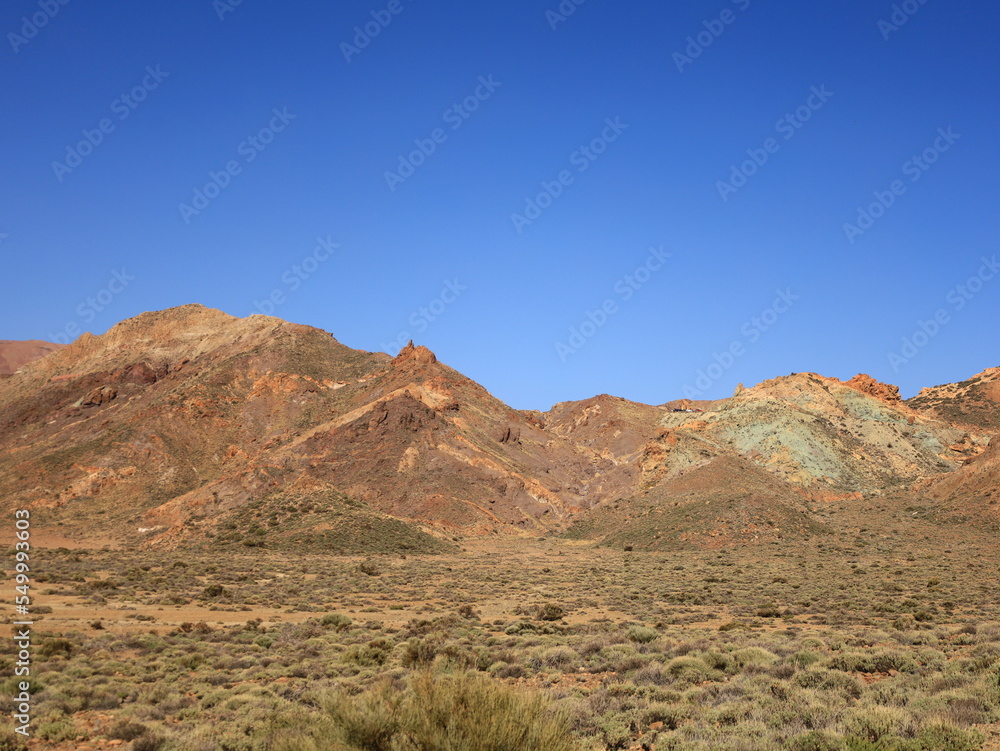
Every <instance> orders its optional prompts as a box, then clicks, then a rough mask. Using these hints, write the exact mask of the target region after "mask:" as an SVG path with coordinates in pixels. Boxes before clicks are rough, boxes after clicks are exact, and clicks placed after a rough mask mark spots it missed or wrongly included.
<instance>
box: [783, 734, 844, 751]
mask: <svg viewBox="0 0 1000 751" xmlns="http://www.w3.org/2000/svg"><path fill="white" fill-rule="evenodd" d="M842 748H843V745H841V744H840V743H839V742H838V741H835V740H833V739H831V738H830V737H829V736H828V735H827V734H826V733H821V732H819V731H818V730H810V731H809V732H808V733H803V734H801V735H796V736H795V737H794V738H789V740H788V751H840V749H842Z"/></svg>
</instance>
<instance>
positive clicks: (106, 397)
mask: <svg viewBox="0 0 1000 751" xmlns="http://www.w3.org/2000/svg"><path fill="white" fill-rule="evenodd" d="M117 396H118V391H117V390H115V389H114V388H112V387H111V386H101V387H99V388H96V389H94V390H93V391H91V392H90V393H89V394H87V395H86V396H85V397H83V399H81V400H80V406H81V407H100V406H101V405H102V404H107V403H108V402H110V401H114V399H115V398H117Z"/></svg>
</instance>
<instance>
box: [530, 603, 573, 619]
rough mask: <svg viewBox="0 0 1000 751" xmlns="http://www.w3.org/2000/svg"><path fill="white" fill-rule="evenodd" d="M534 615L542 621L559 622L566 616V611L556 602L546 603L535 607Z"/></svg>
mask: <svg viewBox="0 0 1000 751" xmlns="http://www.w3.org/2000/svg"><path fill="white" fill-rule="evenodd" d="M534 615H535V618H537V619H538V620H540V621H558V620H560V619H561V618H562V617H563V616H564V615H566V610H565V609H564V608H563V607H561V606H559V605H556V604H555V603H554V602H546V603H543V604H541V605H537V606H536V607H535V611H534Z"/></svg>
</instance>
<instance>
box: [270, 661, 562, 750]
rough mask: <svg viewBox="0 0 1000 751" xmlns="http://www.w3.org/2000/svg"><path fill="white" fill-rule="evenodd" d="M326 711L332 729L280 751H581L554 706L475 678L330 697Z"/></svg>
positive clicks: (432, 679)
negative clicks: (434, 750) (513, 750)
mask: <svg viewBox="0 0 1000 751" xmlns="http://www.w3.org/2000/svg"><path fill="white" fill-rule="evenodd" d="M323 708H324V712H325V714H326V716H327V718H328V722H326V723H325V724H324V725H323V726H322V727H320V728H317V729H315V730H313V731H312V732H311V733H300V734H299V735H298V736H297V737H296V736H295V735H294V734H293V735H292V736H291V737H286V738H284V739H283V740H280V741H278V742H277V743H276V744H275V748H276V749H277V751H306V749H316V750H317V751H318V750H319V749H323V750H324V751H326V750H327V749H330V750H331V751H333V750H342V751H390V749H399V748H412V749H427V750H428V751H430V750H432V749H461V750H462V751H510V750H511V749H517V750H518V751H575V750H576V749H578V748H579V746H578V745H577V743H576V741H574V740H573V739H572V738H571V737H570V734H569V720H568V717H567V716H566V714H564V713H561V712H558V711H555V710H553V708H552V707H551V704H550V703H549V701H548V700H546V699H545V698H543V697H542V696H541V695H539V694H534V693H524V692H520V691H517V690H514V689H511V688H509V687H507V686H504V685H503V684H500V683H497V682H495V681H491V680H489V679H487V678H483V677H481V676H478V675H476V674H475V673H463V674H460V675H442V674H434V673H429V672H425V673H421V674H419V675H416V676H414V677H413V678H412V679H411V680H410V682H409V685H408V687H407V690H406V691H399V690H397V689H395V688H394V687H393V686H392V685H391V684H389V683H383V684H381V685H379V686H376V687H374V688H371V689H369V690H368V691H366V692H364V693H362V694H361V695H359V696H346V695H344V694H342V693H341V694H337V695H327V696H326V697H325V698H324V700H323Z"/></svg>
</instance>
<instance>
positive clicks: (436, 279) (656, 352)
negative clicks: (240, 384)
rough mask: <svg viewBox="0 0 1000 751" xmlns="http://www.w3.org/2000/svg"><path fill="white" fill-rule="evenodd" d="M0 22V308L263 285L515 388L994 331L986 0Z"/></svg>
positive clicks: (984, 343)
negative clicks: (0, 277) (1, 281)
mask: <svg viewBox="0 0 1000 751" xmlns="http://www.w3.org/2000/svg"><path fill="white" fill-rule="evenodd" d="M560 7H561V8H562V12H560ZM565 11H572V12H571V13H567V12H565ZM894 14H895V17H894ZM43 21H44V24H43V25H42V24H41V23H40V22H43ZM901 21H902V23H900V22H901ZM356 27H357V29H359V30H360V31H356ZM0 32H2V33H3V34H4V39H3V40H0V83H2V91H3V92H4V95H5V99H6V106H5V107H4V108H3V109H2V111H0V128H2V132H3V139H2V141H0V154H2V158H3V169H2V171H0V258H2V261H3V267H4V276H5V278H6V281H7V283H6V284H5V285H4V293H5V294H4V295H3V297H2V299H0V322H2V326H0V338H6V339H34V338H40V339H53V338H68V337H71V336H72V335H75V334H76V333H77V332H78V331H92V332H94V333H101V332H103V331H105V330H107V329H108V328H109V327H110V326H112V325H114V323H116V322H117V321H119V320H122V319H124V318H128V317H131V316H133V315H136V314H138V313H140V312H142V311H144V310H154V309H162V308H166V307H171V306H174V305H180V304H184V303H190V302H199V303H202V304H205V305H208V306H211V307H216V308H220V309H222V310H225V311H227V312H229V313H231V314H234V315H239V316H245V315H248V314H250V313H253V312H256V311H258V310H264V311H268V312H270V311H272V310H273V312H274V314H275V315H278V316H280V317H282V318H285V319H288V320H291V321H296V322H299V323H306V324H311V325H314V326H318V327H321V328H323V329H325V330H327V331H330V332H331V333H333V334H334V335H335V336H336V337H337V338H338V339H339V340H340V341H342V342H344V343H345V344H347V345H349V346H352V347H356V348H360V349H366V350H389V351H394V350H395V348H398V346H399V344H398V342H400V341H404V342H405V339H408V338H410V337H412V338H413V339H415V340H416V341H417V342H418V343H422V344H426V345H427V346H429V347H431V348H432V349H433V350H434V351H435V352H437V353H438V356H439V357H440V359H442V360H443V361H444V362H447V363H448V364H450V365H452V366H453V367H456V368H457V369H459V370H461V371H462V372H464V373H465V374H467V375H468V376H470V377H472V378H474V379H476V380H477V381H479V382H480V383H482V384H483V385H484V386H486V387H487V388H488V389H489V390H490V391H491V392H492V393H494V394H495V395H496V396H498V397H500V398H502V399H504V400H505V401H507V402H509V403H511V404H512V405H513V406H515V407H520V408H539V409H547V408H548V407H549V406H550V405H551V404H553V403H554V402H557V401H562V400H569V399H580V398H586V397H588V396H592V395H594V394H598V393H612V394H616V395H620V396H624V397H627V398H631V399H635V400H639V401H645V402H650V403H660V402H663V401H666V400H669V399H673V398H679V397H681V396H684V395H688V396H703V397H705V398H715V397H719V396H726V395H728V394H729V393H731V392H732V389H733V388H734V386H735V385H736V384H737V383H740V382H742V383H745V384H746V385H751V384H753V383H757V382H759V381H761V380H763V379H766V378H771V377H774V376H778V375H785V374H787V373H790V372H799V371H816V372H820V373H823V374H825V375H830V376H836V377H839V378H845V379H846V378H849V377H851V376H852V375H854V374H855V373H857V372H868V373H870V374H871V375H873V376H875V377H876V378H879V379H881V380H885V381H888V382H892V383H896V384H898V385H900V387H901V389H902V391H903V393H904V395H907V396H909V395H912V394H914V393H916V391H917V390H918V389H919V388H920V387H922V386H926V385H934V384H938V383H943V382H948V381H954V380H962V379H964V378H967V377H969V376H971V375H972V374H974V373H976V372H978V371H980V370H982V369H984V368H986V367H990V366H997V365H1000V358H998V355H997V328H996V321H997V320H998V319H1000V302H998V301H1000V273H998V272H997V270H996V269H995V261H994V260H993V259H995V257H996V254H997V253H998V252H1000V248H998V244H1000V243H998V239H1000V221H998V219H1000V213H998V212H997V205H998V198H1000V180H998V179H997V171H998V165H1000V159H998V157H1000V141H998V139H997V138H996V134H997V133H998V132H1000V128H998V126H1000V122H998V119H1000V118H998V115H1000V104H998V98H997V96H996V92H997V91H998V90H1000V86H998V81H997V78H998V70H1000V66H998V62H1000V59H998V58H1000V52H998V47H997V45H996V42H995V40H996V38H997V37H998V34H1000V8H998V7H997V6H996V5H995V4H986V3H978V4H967V5H964V6H962V7H958V8H956V7H955V5H954V4H948V3H945V2H943V0H926V2H924V3H920V2H918V0H908V2H906V3H897V4H896V6H895V10H894V4H893V3H891V2H884V3H883V2H870V1H866V2H861V1H860V0H845V1H844V2H840V3H824V4H812V3H803V4H796V5H794V6H793V5H792V4H780V5H779V4H775V3H770V4H769V3H764V2H762V0H736V1H735V2H733V1H730V0H713V1H711V2H689V3H684V4H663V7H661V6H660V5H654V4H652V3H640V2H631V1H625V2H617V3H610V2H603V1H602V0H585V1H584V2H582V3H580V4H579V5H576V4H575V3H573V2H572V0H567V1H566V2H564V3H563V4H562V6H560V4H559V3H558V2H557V1H556V0H552V1H551V2H537V3H534V2H520V1H518V0H514V1H512V2H506V3H496V4H473V3H434V2H430V1H429V0H396V1H395V2H389V1H388V0H386V1H385V2H383V1H382V0H375V1H374V2H355V1H353V0H351V1H347V2H340V3H336V4H333V3H331V4H329V5H327V4H325V3H323V4H321V3H315V2H312V3H310V2H301V1H296V0H291V1H290V2H285V3H282V4H277V3H266V2H263V1H262V0H243V2H240V3H238V4H236V3H234V2H233V0H219V1H218V2H214V3H213V2H212V0H175V2H172V3H169V4H167V3H128V4H123V3H113V2H108V1H107V0H95V1H94V2H89V3H85V2H82V1H81V0H75V1H73V0H70V1H68V2H65V4H63V3H62V2H60V0H41V1H40V2H39V0H34V1H30V0H11V2H8V3H7V4H6V5H5V6H4V8H3V10H2V12H0ZM372 32H377V33H374V34H372V35H371V36H369V34H371V33H372ZM95 144H96V145H95ZM914 157H916V160H914ZM873 204H874V205H873ZM859 211H861V212H862V214H861V215H860V216H859ZM845 225H850V226H847V227H845ZM994 277H997V278H994ZM272 294H273V298H271V295H272ZM275 301H277V302H275Z"/></svg>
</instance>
